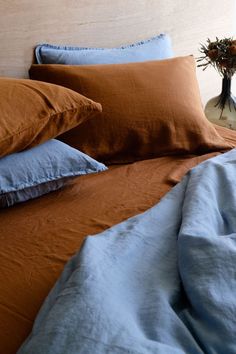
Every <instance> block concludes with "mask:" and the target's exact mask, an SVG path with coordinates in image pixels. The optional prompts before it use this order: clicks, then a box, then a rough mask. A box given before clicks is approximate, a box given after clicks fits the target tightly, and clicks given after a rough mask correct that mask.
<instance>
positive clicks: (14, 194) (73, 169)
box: [0, 139, 107, 208]
mask: <svg viewBox="0 0 236 354" xmlns="http://www.w3.org/2000/svg"><path fill="white" fill-rule="evenodd" d="M106 169H107V167H106V166H105V165H103V164H102V163H99V162H97V161H96V160H94V159H92V158H91V157H89V156H88V155H85V154H83V153H82V152H80V151H78V150H76V149H73V148H72V147H70V146H68V145H66V144H64V143H62V142H61V141H58V140H55V139H53V140H49V141H47V142H46V143H44V144H42V145H38V146H36V147H34V148H32V149H29V150H26V151H22V152H18V153H14V154H11V155H8V156H6V157H3V158H1V159H0V207H2V208H4V207H9V206H11V205H13V204H16V203H19V202H24V201H26V200H29V199H32V198H36V197H39V196H41V195H43V194H46V193H49V192H51V191H54V190H56V189H59V188H61V187H62V186H63V185H64V184H65V183H66V181H67V180H68V179H70V178H72V177H75V176H80V175H86V174H88V173H94V172H100V171H105V170H106Z"/></svg>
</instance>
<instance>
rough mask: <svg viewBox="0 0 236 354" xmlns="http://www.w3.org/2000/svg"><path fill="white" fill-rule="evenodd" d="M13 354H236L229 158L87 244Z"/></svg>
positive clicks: (235, 245)
mask: <svg viewBox="0 0 236 354" xmlns="http://www.w3.org/2000/svg"><path fill="white" fill-rule="evenodd" d="M144 183H145V181H144ZM18 353H19V354H26V353H27V354H49V353H50V354H77V353H80V354H103V353H104V354H105V353H106V354H126V353H127V354H128V353H129V354H149V353H155V354H177V353H178V354H183V353H187V354H200V353H209V354H216V353H217V354H231V353H236V150H232V151H230V152H228V153H226V154H224V155H220V156H218V157H216V158H213V159H211V160H208V161H206V162H203V163H202V164H200V165H199V166H197V167H195V168H194V169H192V170H191V171H190V172H189V173H188V174H187V175H186V176H185V177H184V179H183V180H182V182H181V183H179V184H178V185H177V186H176V187H175V188H174V189H172V191H171V192H169V193H168V194H167V195H166V196H165V197H164V198H163V199H162V200H161V202H160V203H159V204H157V205H155V206H154V207H153V208H151V209H149V210H148V211H146V212H145V213H143V214H141V215H138V216H136V217H133V218H131V219H128V220H127V221H125V222H122V223H121V224H119V225H116V226H114V227H112V228H111V229H109V230H107V231H105V232H103V233H101V234H99V235H98V236H96V237H88V238H87V239H86V241H85V242H84V244H83V247H82V249H81V251H80V252H79V253H78V254H76V255H75V256H74V257H73V258H72V259H71V260H70V261H69V262H68V263H67V265H66V267H65V269H64V272H63V273H62V275H61V277H60V279H59V280H58V282H57V283H56V285H55V287H54V288H53V289H52V291H51V293H50V294H49V296H48V298H47V299H46V301H45V303H44V305H43V306H42V308H41V310H40V312H39V314H38V316H37V319H36V321H35V324H34V327H33V330H32V333H31V335H30V336H29V338H28V339H27V340H26V342H25V343H24V344H23V346H22V347H21V349H20V350H19V352H18Z"/></svg>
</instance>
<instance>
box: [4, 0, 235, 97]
mask: <svg viewBox="0 0 236 354" xmlns="http://www.w3.org/2000/svg"><path fill="white" fill-rule="evenodd" d="M233 15H234V0H225V1H222V0H214V1H213V0H205V1H196V0H117V1H113V0H40V1H32V0H20V1H19V0H11V1H7V0H1V1H0V19H1V21H0V23H1V29H0V43H1V50H0V75H1V76H13V77H27V75H28V74H27V72H28V68H29V66H30V64H31V62H32V59H33V48H34V47H35V45H36V44H39V43H52V44H64V45H77V46H106V47H112V46H117V45H121V44H128V43H132V42H135V41H138V40H141V39H146V38H148V37H151V36H154V35H156V34H158V33H160V32H166V33H169V34H170V36H171V38H172V42H173V47H174V51H175V54H176V55H185V54H190V53H191V54H194V55H195V56H196V55H198V54H199V53H198V48H199V42H205V40H206V38H207V37H210V38H214V37H215V36H228V35H229V36H232V35H233ZM198 78H199V82H200V87H201V93H202V98H203V101H206V100H207V99H208V98H209V97H211V96H212V95H214V94H215V93H218V91H219V89H220V79H219V77H218V75H217V74H216V73H215V72H214V71H213V70H212V71H211V70H207V71H206V72H204V73H202V72H201V70H200V69H198Z"/></svg>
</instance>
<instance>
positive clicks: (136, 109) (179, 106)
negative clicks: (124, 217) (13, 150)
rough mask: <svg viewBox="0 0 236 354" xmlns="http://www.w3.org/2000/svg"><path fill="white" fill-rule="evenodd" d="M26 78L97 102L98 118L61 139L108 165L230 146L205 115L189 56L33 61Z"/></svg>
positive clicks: (201, 152) (62, 136)
mask: <svg viewBox="0 0 236 354" xmlns="http://www.w3.org/2000/svg"><path fill="white" fill-rule="evenodd" d="M30 76H31V78H32V79H37V80H43V81H48V82H52V83H55V84H60V85H63V86H66V87H69V88H71V89H73V90H75V91H77V92H80V93H81V94H83V95H85V96H87V97H90V98H91V99H93V100H95V101H98V102H101V104H102V106H103V113H102V115H101V117H100V118H99V119H96V118H95V119H93V120H90V121H87V122H85V123H83V124H81V125H80V126H78V127H76V128H74V129H72V130H70V131H68V132H67V133H65V134H63V135H61V136H60V139H61V140H62V141H64V142H66V143H67V144H69V145H71V146H73V147H75V148H77V149H79V150H82V151H83V152H85V153H86V154H88V155H90V156H92V157H93V158H95V159H99V160H101V161H103V162H105V163H107V164H108V163H126V162H132V161H136V160H140V159H146V158H153V157H156V156H163V155H173V154H186V153H196V154H203V153H207V152H209V151H217V150H224V149H229V148H231V146H230V145H229V144H228V143H226V142H225V140H224V139H223V138H221V137H220V135H219V134H218V133H217V132H216V130H215V129H214V127H213V125H212V124H211V123H210V122H209V121H208V120H207V119H206V117H205V115H204V112H203V108H202V104H201V99H200V93H199V87H198V83H197V79H196V73H195V61H194V58H193V57H192V56H187V57H179V58H173V59H167V60H162V61H148V62H142V63H128V64H111V65H86V66H70V65H33V66H32V67H31V69H30Z"/></svg>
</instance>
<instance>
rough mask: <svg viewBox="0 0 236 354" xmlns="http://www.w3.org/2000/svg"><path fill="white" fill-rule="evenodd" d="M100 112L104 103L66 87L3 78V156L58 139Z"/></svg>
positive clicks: (0, 92)
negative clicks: (96, 101) (101, 103)
mask: <svg viewBox="0 0 236 354" xmlns="http://www.w3.org/2000/svg"><path fill="white" fill-rule="evenodd" d="M100 111H101V105H100V104H98V103H95V102H93V101H92V100H90V99H88V98H86V97H84V96H82V95H80V94H78V93H77V92H74V91H72V90H69V89H67V88H65V87H60V86H57V85H52V84H49V83H42V82H39V81H33V80H23V79H10V78H0V112H1V116H0V157H3V156H5V155H8V154H11V153H13V152H18V151H21V150H24V149H26V148H31V147H33V146H35V145H38V144H40V143H43V142H45V141H47V140H49V139H51V138H54V137H56V136H57V135H59V134H62V133H64V132H65V131H67V130H69V129H71V128H74V127H75V126H77V125H78V124H81V123H83V122H85V121H86V120H87V119H88V118H90V117H92V115H93V114H94V113H97V112H100Z"/></svg>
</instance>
